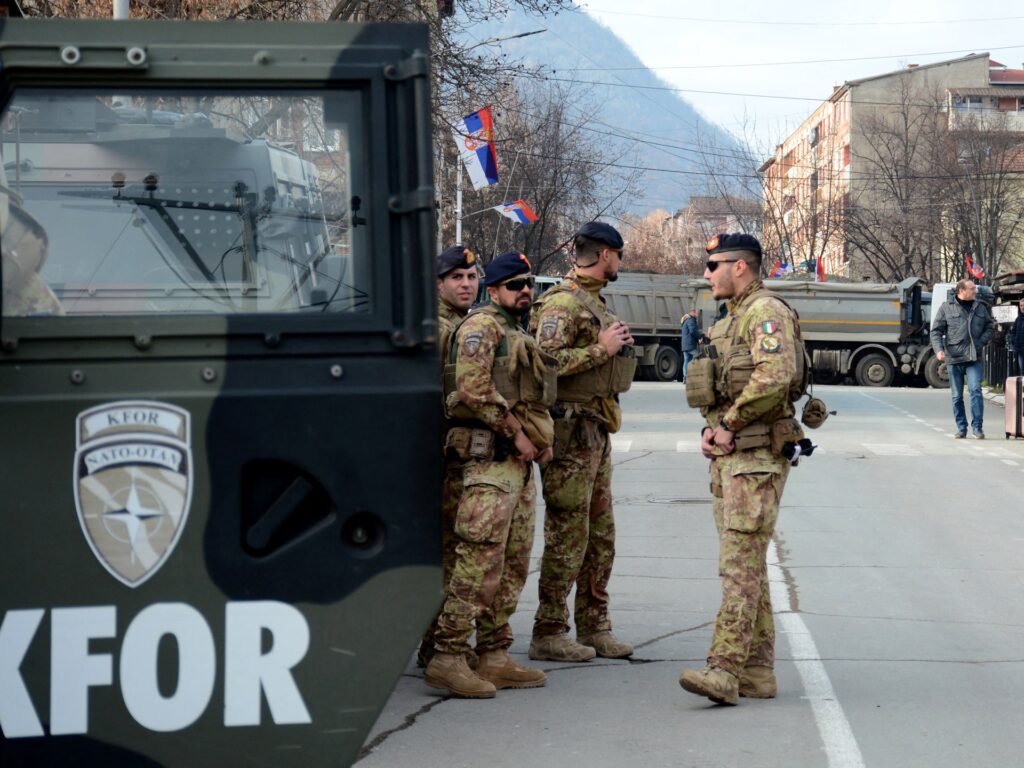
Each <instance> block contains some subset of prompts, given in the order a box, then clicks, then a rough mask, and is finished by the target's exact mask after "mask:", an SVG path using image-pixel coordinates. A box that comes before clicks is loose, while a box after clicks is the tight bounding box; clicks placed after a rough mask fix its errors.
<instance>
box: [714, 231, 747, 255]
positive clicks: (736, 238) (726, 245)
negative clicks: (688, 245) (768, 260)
mask: <svg viewBox="0 0 1024 768" xmlns="http://www.w3.org/2000/svg"><path fill="white" fill-rule="evenodd" d="M704 249H705V250H706V251H707V252H708V256H713V255H714V254H716V253H727V252H728V251H752V252H754V253H756V254H757V255H758V256H759V257H760V256H761V243H759V242H758V241H757V238H756V237H754V236H753V235H747V234H744V233H743V232H732V233H729V234H725V235H712V237H711V239H710V240H708V242H707V245H705V246H704Z"/></svg>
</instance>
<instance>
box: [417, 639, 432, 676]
mask: <svg viewBox="0 0 1024 768" xmlns="http://www.w3.org/2000/svg"><path fill="white" fill-rule="evenodd" d="M433 657H434V638H433V637H424V638H423V639H422V640H421V641H420V648H419V650H418V651H416V666H417V667H419V668H420V669H426V666H427V664H429V663H430V660H431V659H432V658H433Z"/></svg>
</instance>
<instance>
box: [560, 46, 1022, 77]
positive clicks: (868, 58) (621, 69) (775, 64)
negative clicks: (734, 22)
mask: <svg viewBox="0 0 1024 768" xmlns="http://www.w3.org/2000/svg"><path fill="white" fill-rule="evenodd" d="M1020 48H1024V46H1022V45H1004V46H997V47H994V48H993V47H986V46H979V47H977V48H975V49H974V50H976V51H978V50H985V51H988V52H991V51H1013V50H1018V49H1020ZM964 50H966V48H957V49H956V50H954V51H922V52H920V53H894V54H891V55H888V56H856V57H853V58H847V59H802V60H793V61H752V62H748V63H745V64H680V65H671V66H650V67H644V66H640V67H559V68H557V69H554V68H552V70H551V71H552V72H634V71H640V70H654V71H658V70H665V69H672V70H675V69H739V68H744V67H783V66H791V65H794V64H838V63H842V62H847V61H886V60H889V59H909V58H913V57H917V56H948V55H951V54H958V53H960V54H962V53H963V51H964Z"/></svg>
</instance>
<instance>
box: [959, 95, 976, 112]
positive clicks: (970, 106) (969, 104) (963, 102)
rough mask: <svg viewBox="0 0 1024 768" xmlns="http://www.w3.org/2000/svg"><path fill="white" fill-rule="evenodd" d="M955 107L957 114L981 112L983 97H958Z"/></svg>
mask: <svg viewBox="0 0 1024 768" xmlns="http://www.w3.org/2000/svg"><path fill="white" fill-rule="evenodd" d="M955 105H956V111H957V112H981V96H958V97H957V101H956V102H955Z"/></svg>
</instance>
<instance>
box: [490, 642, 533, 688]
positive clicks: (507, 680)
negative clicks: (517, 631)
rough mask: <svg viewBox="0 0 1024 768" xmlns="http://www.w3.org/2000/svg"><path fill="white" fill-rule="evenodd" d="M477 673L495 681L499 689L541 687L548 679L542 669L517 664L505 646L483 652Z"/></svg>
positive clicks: (492, 681) (495, 685)
mask: <svg viewBox="0 0 1024 768" xmlns="http://www.w3.org/2000/svg"><path fill="white" fill-rule="evenodd" d="M476 673H477V674H478V675H479V676H480V677H482V678H483V679H484V680H488V681H490V682H491V683H493V684H494V687H495V688H497V689H498V690H501V689H502V688H540V687H541V686H542V685H544V683H546V682H547V681H548V677H547V675H545V674H544V672H543V671H542V670H539V669H533V668H532V667H524V666H522V665H521V664H517V663H516V662H514V661H513V660H512V658H511V657H510V656H509V655H508V651H507V650H505V649H504V648H499V649H498V650H495V651H484V652H483V653H481V654H480V666H478V667H477V669H476Z"/></svg>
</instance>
